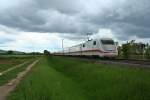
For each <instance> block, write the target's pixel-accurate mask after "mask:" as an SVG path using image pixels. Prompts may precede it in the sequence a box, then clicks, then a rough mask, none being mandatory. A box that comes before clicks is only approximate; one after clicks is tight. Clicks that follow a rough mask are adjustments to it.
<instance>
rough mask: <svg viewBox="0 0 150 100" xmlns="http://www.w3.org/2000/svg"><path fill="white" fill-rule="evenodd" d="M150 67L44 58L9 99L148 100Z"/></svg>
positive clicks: (149, 95)
mask: <svg viewBox="0 0 150 100" xmlns="http://www.w3.org/2000/svg"><path fill="white" fill-rule="evenodd" d="M149 77H150V69H144V68H143V69H142V68H131V67H125V66H116V65H107V64H95V63H90V62H87V61H83V60H78V59H73V58H65V57H43V58H42V59H41V60H40V62H39V63H38V64H37V65H36V66H34V68H33V70H32V73H30V74H29V75H28V76H27V77H26V78H25V79H24V80H23V81H22V82H21V84H20V85H19V86H18V87H17V89H16V90H15V91H14V92H13V93H12V94H11V95H10V96H9V97H8V99H9V100H149V99H150V78H149Z"/></svg>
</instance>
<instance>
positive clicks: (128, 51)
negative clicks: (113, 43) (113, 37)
mask: <svg viewBox="0 0 150 100" xmlns="http://www.w3.org/2000/svg"><path fill="white" fill-rule="evenodd" d="M122 53H123V57H124V58H129V57H130V55H131V45H130V43H126V44H123V45H122Z"/></svg>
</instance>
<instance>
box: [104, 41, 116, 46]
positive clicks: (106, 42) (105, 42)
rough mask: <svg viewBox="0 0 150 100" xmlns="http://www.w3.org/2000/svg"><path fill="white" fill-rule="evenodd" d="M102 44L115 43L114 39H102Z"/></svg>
mask: <svg viewBox="0 0 150 100" xmlns="http://www.w3.org/2000/svg"><path fill="white" fill-rule="evenodd" d="M101 42H102V44H105V45H114V44H115V43H114V41H113V40H101Z"/></svg>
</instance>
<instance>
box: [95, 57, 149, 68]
mask: <svg viewBox="0 0 150 100" xmlns="http://www.w3.org/2000/svg"><path fill="white" fill-rule="evenodd" d="M96 62H99V63H106V64H119V65H128V66H135V67H148V68H150V61H148V60H133V59H132V60H131V59H130V60H129V59H110V60H96Z"/></svg>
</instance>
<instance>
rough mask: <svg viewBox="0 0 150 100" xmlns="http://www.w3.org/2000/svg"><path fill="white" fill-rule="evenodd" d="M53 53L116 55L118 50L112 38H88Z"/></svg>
mask: <svg viewBox="0 0 150 100" xmlns="http://www.w3.org/2000/svg"><path fill="white" fill-rule="evenodd" d="M55 54H57V55H68V56H69V55H70V56H99V57H116V56H118V50H117V45H116V44H115V42H114V40H113V39H110V38H102V39H93V40H89V41H86V42H85V43H82V44H79V45H75V46H72V47H69V48H65V49H64V50H63V51H62V52H58V53H55Z"/></svg>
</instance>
